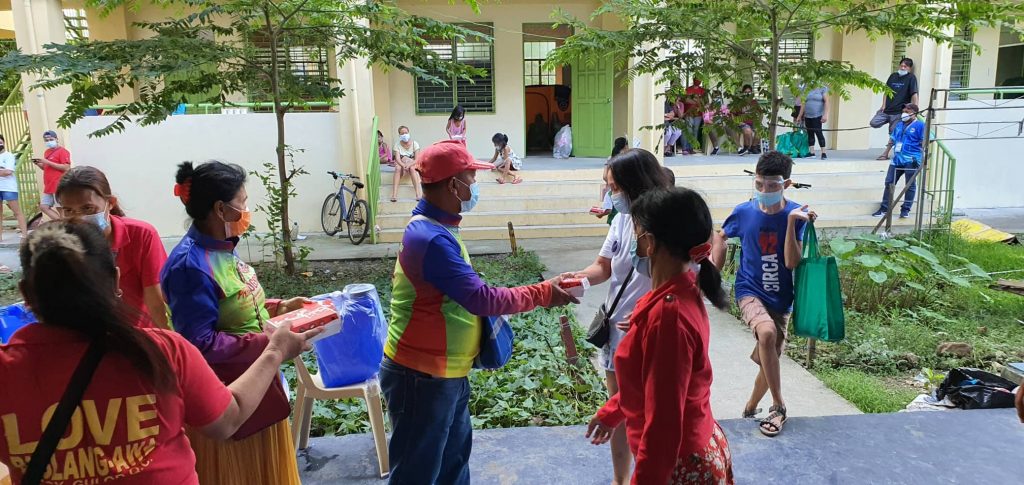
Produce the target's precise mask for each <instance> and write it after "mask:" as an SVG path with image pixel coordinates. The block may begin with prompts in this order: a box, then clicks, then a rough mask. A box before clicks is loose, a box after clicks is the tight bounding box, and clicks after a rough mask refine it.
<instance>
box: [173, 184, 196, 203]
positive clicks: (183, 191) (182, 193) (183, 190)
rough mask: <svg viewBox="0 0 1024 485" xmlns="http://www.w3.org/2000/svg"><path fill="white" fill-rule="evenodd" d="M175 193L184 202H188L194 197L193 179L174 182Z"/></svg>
mask: <svg viewBox="0 0 1024 485" xmlns="http://www.w3.org/2000/svg"><path fill="white" fill-rule="evenodd" d="M174 195H175V197H178V198H179V199H181V203H182V204H188V201H189V199H190V198H191V197H192V179H191V178H189V179H186V180H185V182H184V183H180V184H174Z"/></svg>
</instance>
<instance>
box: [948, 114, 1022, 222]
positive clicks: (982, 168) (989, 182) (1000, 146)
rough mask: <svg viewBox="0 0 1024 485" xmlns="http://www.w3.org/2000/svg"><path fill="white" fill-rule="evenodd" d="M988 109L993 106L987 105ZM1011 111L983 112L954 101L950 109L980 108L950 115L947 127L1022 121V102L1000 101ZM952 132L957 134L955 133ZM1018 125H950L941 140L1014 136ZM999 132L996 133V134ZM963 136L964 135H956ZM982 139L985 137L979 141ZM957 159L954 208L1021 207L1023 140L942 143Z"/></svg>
mask: <svg viewBox="0 0 1024 485" xmlns="http://www.w3.org/2000/svg"><path fill="white" fill-rule="evenodd" d="M988 103H989V105H990V104H991V103H992V101H991V100H989V101H988ZM1000 103H1006V104H1003V106H1010V107H1012V109H998V110H991V109H983V108H984V107H985V106H986V104H983V103H982V102H979V101H970V100H969V101H953V102H950V107H951V108H965V107H971V108H982V109H972V110H966V111H949V112H947V114H946V122H947V123H964V122H973V121H1014V120H1016V122H1020V120H1022V119H1024V99H1017V100H1007V101H1000ZM953 129H955V130H957V132H954V131H953ZM1018 129H1019V125H1017V124H1012V125H952V126H948V127H946V128H945V129H944V130H943V132H940V133H942V134H941V135H940V136H941V137H942V138H944V139H951V138H965V137H967V136H968V134H969V135H976V134H988V136H989V137H996V136H1016V135H1017V130H1018ZM996 130H999V131H996ZM958 132H963V133H958ZM982 138H984V137H982ZM945 144H946V146H947V147H949V149H950V151H951V152H952V153H953V156H954V157H956V158H957V165H956V179H955V188H956V192H955V194H954V202H953V207H954V208H956V209H981V208H992V207H1024V190H1022V189H1021V181H1022V180H1024V163H1021V156H1020V154H1021V151H1022V150H1024V137H1022V136H1016V138H1013V139H1007V140H984V139H982V140H971V141H948V142H945Z"/></svg>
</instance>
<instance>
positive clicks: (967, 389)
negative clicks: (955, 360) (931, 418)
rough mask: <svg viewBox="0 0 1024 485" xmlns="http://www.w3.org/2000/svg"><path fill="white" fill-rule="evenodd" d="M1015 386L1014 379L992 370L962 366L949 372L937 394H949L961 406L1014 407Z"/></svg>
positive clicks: (966, 407)
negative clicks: (1012, 380) (1001, 375)
mask: <svg viewBox="0 0 1024 485" xmlns="http://www.w3.org/2000/svg"><path fill="white" fill-rule="evenodd" d="M1015 387H1017V385H1016V384H1014V383H1013V382H1010V381H1009V380H1007V379H1004V378H1002V377H999V376H997V375H995V374H992V373H991V372H985V371H983V370H980V369H971V368H968V367H960V368H957V369H953V370H951V371H949V374H947V375H946V378H945V379H944V380H943V381H942V384H941V385H939V388H938V389H937V390H936V391H935V397H936V399H939V400H942V399H944V398H946V397H948V398H949V400H950V401H951V402H952V403H953V404H956V405H957V407H959V408H960V409H995V408H1012V407H1013V397H1014V396H1013V389H1014V388H1015Z"/></svg>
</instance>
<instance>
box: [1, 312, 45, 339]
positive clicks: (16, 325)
mask: <svg viewBox="0 0 1024 485" xmlns="http://www.w3.org/2000/svg"><path fill="white" fill-rule="evenodd" d="M32 323H36V316H35V315H33V314H32V311H31V310H29V309H28V308H26V307H25V303H15V304H13V305H10V306H6V307H3V308H0V344H6V343H7V342H10V340H11V336H12V335H14V332H17V331H18V329H20V328H21V327H24V326H26V325H29V324H32Z"/></svg>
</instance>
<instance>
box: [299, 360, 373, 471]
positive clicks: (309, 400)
mask: <svg viewBox="0 0 1024 485" xmlns="http://www.w3.org/2000/svg"><path fill="white" fill-rule="evenodd" d="M295 374H296V376H297V377H298V385H297V386H296V387H297V389H296V390H295V419H294V422H293V423H292V434H293V435H294V437H293V438H294V440H295V449H296V450H301V449H305V448H306V446H307V445H308V444H309V427H310V424H311V421H312V417H313V400H314V399H323V400H327V399H350V398H359V399H362V400H364V401H366V409H367V411H368V412H369V414H370V430H371V431H372V432H373V444H374V445H375V446H376V447H377V463H378V464H379V465H380V477H381V478H386V477H387V476H388V474H389V473H390V470H391V468H390V464H389V462H388V439H387V435H386V434H385V431H384V408H383V405H382V404H381V396H380V382H379V381H377V378H371V379H370V380H367V381H365V382H360V383H358V384H353V385H351V386H345V387H326V386H324V381H323V379H321V378H320V374H310V373H309V369H307V368H306V363H305V362H303V361H302V358H301V357H299V358H297V359H295Z"/></svg>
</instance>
